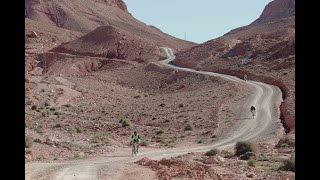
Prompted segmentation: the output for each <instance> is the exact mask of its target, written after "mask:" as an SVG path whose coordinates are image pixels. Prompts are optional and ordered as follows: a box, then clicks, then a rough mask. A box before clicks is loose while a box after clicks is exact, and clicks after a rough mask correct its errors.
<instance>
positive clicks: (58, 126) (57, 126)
mask: <svg viewBox="0 0 320 180" xmlns="http://www.w3.org/2000/svg"><path fill="white" fill-rule="evenodd" d="M53 128H61V124H59V123H58V124H56V125H54V126H53Z"/></svg>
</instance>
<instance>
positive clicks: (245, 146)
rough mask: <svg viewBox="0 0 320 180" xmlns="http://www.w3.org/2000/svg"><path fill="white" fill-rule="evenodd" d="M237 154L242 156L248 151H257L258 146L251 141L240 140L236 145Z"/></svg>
mask: <svg viewBox="0 0 320 180" xmlns="http://www.w3.org/2000/svg"><path fill="white" fill-rule="evenodd" d="M235 152H236V153H235V154H236V156H241V155H243V154H245V153H247V152H254V153H256V152H257V147H256V145H255V144H253V143H251V142H249V141H239V142H237V144H236V146H235Z"/></svg>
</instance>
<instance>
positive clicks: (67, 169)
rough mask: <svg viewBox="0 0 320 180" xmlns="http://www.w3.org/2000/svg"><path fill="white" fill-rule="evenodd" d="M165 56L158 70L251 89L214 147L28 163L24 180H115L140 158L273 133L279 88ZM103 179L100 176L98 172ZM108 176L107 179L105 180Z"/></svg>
mask: <svg viewBox="0 0 320 180" xmlns="http://www.w3.org/2000/svg"><path fill="white" fill-rule="evenodd" d="M163 49H164V51H165V53H166V54H167V57H168V58H167V59H165V60H163V61H159V62H157V64H158V65H159V66H165V67H169V68H174V69H177V70H182V71H188V72H192V73H197V74H203V75H208V76H216V77H221V78H225V79H227V80H230V81H234V82H235V83H244V84H246V85H247V86H250V87H252V88H253V89H254V92H255V93H253V94H252V95H251V96H250V97H248V99H247V100H246V102H244V104H243V106H242V107H240V108H241V109H239V112H241V115H240V119H243V120H241V121H239V122H238V124H236V125H235V127H234V129H230V131H229V132H228V133H227V134H226V135H225V136H223V138H221V139H218V140H217V141H216V142H215V143H214V144H210V145H206V146H198V147H194V148H171V149H148V148H144V149H141V152H140V153H139V156H137V157H135V158H132V157H130V154H131V149H130V148H128V150H126V151H125V152H122V153H118V154H113V155H112V156H108V157H107V156H102V157H97V158H91V159H85V160H76V161H65V162H60V163H59V162H57V163H42V162H31V163H26V164H25V168H26V170H25V176H26V180H29V179H54V180H59V179H115V178H116V175H117V172H118V171H119V170H121V167H123V166H124V165H125V164H128V163H133V162H135V161H137V160H139V159H141V158H142V157H148V158H150V159H161V158H168V157H172V156H176V155H179V154H185V153H189V152H204V151H207V150H209V149H211V148H213V147H216V148H219V149H223V148H227V147H231V146H233V145H234V144H235V143H236V142H237V141H239V140H255V139H258V138H260V137H263V136H264V135H267V134H271V133H276V130H277V128H278V127H277V126H278V125H279V124H280V119H279V114H278V113H277V108H279V107H276V105H279V103H280V102H282V94H281V91H280V89H279V88H278V87H276V86H272V85H268V84H264V83H261V82H254V81H243V80H242V79H239V78H237V77H234V76H229V75H223V74H218V73H213V72H206V71H197V70H193V69H190V68H183V67H178V66H175V65H172V64H169V63H170V61H172V60H174V59H175V56H174V53H173V51H172V49H170V48H165V47H164V48H163ZM251 105H254V106H255V107H256V111H257V113H256V117H255V118H254V119H253V118H248V117H250V111H249V107H250V106H251ZM102 171H103V172H104V176H101V175H100V174H101V172H102ZM106 176H107V177H106Z"/></svg>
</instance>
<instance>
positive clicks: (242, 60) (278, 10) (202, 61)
mask: <svg viewBox="0 0 320 180" xmlns="http://www.w3.org/2000/svg"><path fill="white" fill-rule="evenodd" d="M292 2H293V3H292ZM285 5H287V6H285ZM292 6H294V1H288V0H275V1H273V2H271V3H270V4H269V5H268V6H267V7H266V8H265V10H264V12H263V13H262V15H261V16H260V18H259V19H258V20H256V21H255V22H254V23H252V24H255V25H254V26H253V25H250V26H245V27H240V28H237V29H235V30H232V31H230V32H229V33H227V34H225V35H224V36H222V37H220V38H217V39H213V40H210V41H208V42H205V43H203V44H200V45H198V46H195V47H192V48H191V49H190V50H187V51H183V52H180V53H178V54H177V58H176V60H175V61H174V63H175V64H178V65H181V66H187V67H192V68H196V69H201V70H207V71H214V72H220V73H225V74H231V75H235V76H238V77H240V78H243V76H244V74H247V75H248V78H249V79H250V80H256V81H262V82H266V83H269V84H273V85H276V86H278V87H280V88H281V90H282V91H283V98H284V103H283V104H282V105H281V110H282V114H281V119H282V120H283V123H284V126H285V128H286V130H287V132H289V131H292V130H294V128H295V111H294V107H295V106H294V102H295V98H294V95H295V75H294V74H295V17H294V7H292ZM283 9H288V10H284V11H282V10H283ZM292 10H293V12H292ZM285 12H290V13H289V14H291V15H293V16H290V17H287V15H286V14H288V13H285ZM282 17H286V18H282Z"/></svg>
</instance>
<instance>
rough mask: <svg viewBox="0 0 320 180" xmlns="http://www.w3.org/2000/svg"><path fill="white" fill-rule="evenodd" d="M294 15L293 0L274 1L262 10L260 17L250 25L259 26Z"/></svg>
mask: <svg viewBox="0 0 320 180" xmlns="http://www.w3.org/2000/svg"><path fill="white" fill-rule="evenodd" d="M294 15H295V0H274V1H272V2H270V3H269V4H268V5H267V6H266V7H265V8H264V10H263V12H262V14H261V16H260V17H259V18H258V19H257V20H255V21H254V22H253V23H251V25H259V24H263V23H267V22H271V21H274V20H278V19H282V18H288V17H292V16H294Z"/></svg>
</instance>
